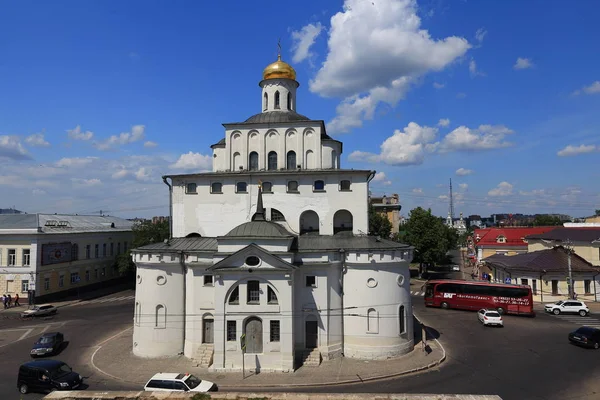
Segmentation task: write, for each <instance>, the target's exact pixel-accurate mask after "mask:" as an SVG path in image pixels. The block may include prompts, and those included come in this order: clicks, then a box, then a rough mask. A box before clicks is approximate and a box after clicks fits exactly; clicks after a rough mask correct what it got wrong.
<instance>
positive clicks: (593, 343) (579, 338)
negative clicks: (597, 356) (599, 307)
mask: <svg viewBox="0 0 600 400" xmlns="http://www.w3.org/2000/svg"><path fill="white" fill-rule="evenodd" d="M569 341H570V342H571V343H574V344H577V345H580V346H584V347H591V348H594V349H598V348H600V329H596V328H592V327H590V326H582V327H581V328H579V329H577V330H576V331H573V332H571V333H569Z"/></svg>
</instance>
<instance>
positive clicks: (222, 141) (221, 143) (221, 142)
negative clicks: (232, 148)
mask: <svg viewBox="0 0 600 400" xmlns="http://www.w3.org/2000/svg"><path fill="white" fill-rule="evenodd" d="M219 146H225V138H223V139H221V140H219V141H218V142H217V143H215V144H212V145H210V148H211V149H212V148H215V147H219Z"/></svg>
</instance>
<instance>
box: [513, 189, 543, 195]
mask: <svg viewBox="0 0 600 400" xmlns="http://www.w3.org/2000/svg"><path fill="white" fill-rule="evenodd" d="M519 194H520V195H521V196H544V195H546V194H547V193H546V190H545V189H533V190H532V191H531V192H526V191H524V190H520V191H519Z"/></svg>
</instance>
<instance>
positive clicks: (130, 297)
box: [69, 295, 135, 307]
mask: <svg viewBox="0 0 600 400" xmlns="http://www.w3.org/2000/svg"><path fill="white" fill-rule="evenodd" d="M133 299H135V295H128V296H115V297H101V298H99V299H94V300H83V301H80V302H78V303H73V304H70V305H69V307H74V306H81V305H88V304H102V303H112V302H115V301H128V300H133Z"/></svg>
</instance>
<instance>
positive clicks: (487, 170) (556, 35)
mask: <svg viewBox="0 0 600 400" xmlns="http://www.w3.org/2000/svg"><path fill="white" fill-rule="evenodd" d="M598 13H600V3H598V2H595V1H592V0H590V1H586V0H581V1H576V2H567V3H565V2H559V1H553V0H550V1H543V0H539V1H536V0H530V1H516V0H514V1H500V0H496V1H473V0H424V1H409V0H346V1H333V0H327V1H322V0H305V1H303V2H302V6H301V7H299V3H298V2H281V1H275V0H264V1H245V2H200V1H184V0H179V1H176V2H170V1H153V0H144V1H138V0H129V1H126V2H122V1H116V0H115V1H112V0H106V1H93V0H90V1H85V2H82V1H74V0H73V1H61V0H57V1H53V2H32V1H20V2H9V3H4V4H3V5H2V12H0V37H2V40H0V208H9V207H16V208H17V209H19V210H22V211H25V212H28V213H35V212H43V213H55V212H56V213H78V214H97V213H100V212H103V213H105V214H110V215H116V216H121V217H127V218H133V217H151V216H154V215H168V188H167V186H166V185H164V183H163V182H162V179H161V176H162V175H168V174H175V173H195V172H200V171H206V170H210V169H211V161H212V157H211V149H210V145H211V144H213V143H216V142H218V141H219V140H220V139H222V138H223V137H224V128H223V127H222V125H221V124H222V123H225V122H236V121H243V120H245V119H246V118H248V117H249V116H251V115H253V114H256V113H258V112H260V111H261V91H260V88H259V86H258V82H259V81H260V80H261V78H262V75H261V74H262V70H263V69H264V67H265V66H267V65H268V64H269V63H271V62H273V61H275V60H276V57H277V43H278V41H279V40H281V47H282V59H283V60H284V61H286V62H289V63H290V64H291V65H292V66H293V67H294V68H295V69H296V72H297V80H298V82H299V83H300V88H299V89H298V102H297V111H298V112H299V113H301V114H303V115H306V116H308V117H310V118H311V119H317V120H319V119H322V120H324V121H325V122H326V126H327V133H328V134H330V135H331V136H333V137H334V138H336V139H338V140H341V141H342V142H343V143H344V153H343V154H342V162H341V166H342V167H343V168H354V169H372V170H376V171H377V174H376V175H375V178H374V179H373V181H372V182H371V187H370V189H371V191H372V193H373V194H374V195H382V194H387V195H391V194H393V193H397V194H399V196H400V201H401V204H402V214H403V215H408V213H409V211H410V210H411V209H413V208H415V207H417V206H421V207H425V208H431V209H432V211H433V212H434V213H435V214H437V215H439V216H443V217H445V216H446V215H447V213H448V194H449V187H448V186H449V181H450V179H451V180H452V185H453V197H454V205H455V206H454V208H455V214H456V215H457V216H458V213H460V212H462V213H464V214H465V216H468V215H471V214H479V215H482V216H488V215H490V214H493V213H523V214H535V213H564V214H569V215H572V216H574V217H582V216H589V215H593V214H594V210H595V209H598V208H600V191H599V189H600V168H598V167H599V166H600V163H599V161H600V131H599V129H600V112H599V110H600V52H599V51H598V45H597V38H598V37H600V25H599V24H598V23H597V15H598Z"/></svg>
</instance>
